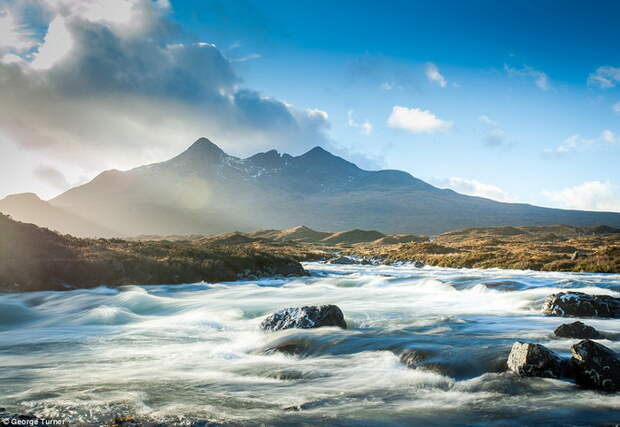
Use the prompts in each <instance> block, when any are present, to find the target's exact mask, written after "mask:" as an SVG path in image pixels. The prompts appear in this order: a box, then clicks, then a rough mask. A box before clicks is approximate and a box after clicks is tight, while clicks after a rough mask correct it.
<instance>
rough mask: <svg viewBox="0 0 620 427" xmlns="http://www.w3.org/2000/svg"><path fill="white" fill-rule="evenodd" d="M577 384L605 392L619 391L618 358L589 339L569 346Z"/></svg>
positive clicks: (611, 351) (612, 352) (619, 368)
mask: <svg viewBox="0 0 620 427" xmlns="http://www.w3.org/2000/svg"><path fill="white" fill-rule="evenodd" d="M571 352H572V354H573V359H572V362H573V369H574V373H575V381H576V383H577V385H579V386H581V387H584V388H589V389H594V390H602V391H607V392H616V391H620V359H619V358H618V355H617V354H616V353H615V352H614V351H613V350H611V349H609V348H607V347H605V346H604V345H601V344H599V343H596V342H594V341H590V340H583V341H580V342H579V343H577V344H575V345H574V346H572V348H571Z"/></svg>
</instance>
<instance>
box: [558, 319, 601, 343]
mask: <svg viewBox="0 0 620 427" xmlns="http://www.w3.org/2000/svg"><path fill="white" fill-rule="evenodd" d="M553 333H554V334H555V336H556V337H562V338H579V339H584V338H603V334H601V333H600V332H599V331H597V330H596V329H594V328H593V327H592V326H588V325H586V324H585V323H583V322H579V321H577V322H573V323H564V324H563V325H560V326H558V327H557V328H556V329H555V331H553Z"/></svg>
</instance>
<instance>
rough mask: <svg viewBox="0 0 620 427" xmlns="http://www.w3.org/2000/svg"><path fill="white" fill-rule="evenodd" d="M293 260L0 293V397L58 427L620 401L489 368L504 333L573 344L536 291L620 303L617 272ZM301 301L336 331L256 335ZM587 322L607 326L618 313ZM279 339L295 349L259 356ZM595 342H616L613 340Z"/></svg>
mask: <svg viewBox="0 0 620 427" xmlns="http://www.w3.org/2000/svg"><path fill="white" fill-rule="evenodd" d="M306 268H307V269H309V270H310V271H311V272H312V273H313V275H312V277H308V278H295V279H261V280H257V281H243V282H234V283H219V284H208V285H207V284H204V283H198V284H187V285H166V286H142V287H141V286H130V287H123V288H119V289H110V288H106V287H100V288H96V289H91V290H76V291H69V292H39V293H29V294H10V295H9V294H6V295H0V406H1V407H6V408H8V409H9V410H11V411H13V412H28V411H32V412H35V413H36V414H37V415H39V416H47V417H60V418H63V419H66V420H68V421H72V422H104V421H107V420H109V419H110V418H111V417H112V416H114V415H117V414H131V415H137V416H144V417H148V418H150V419H153V420H155V421H163V422H175V421H182V420H185V419H189V420H200V419H203V420H205V419H209V420H215V421H220V422H233V423H234V422H251V423H260V422H263V423H267V424H295V423H300V422H304V423H310V424H312V423H334V422H336V421H337V422H338V423H340V424H344V425H347V424H356V423H362V424H375V425H376V424H379V425H381V424H383V425H390V424H411V423H431V424H453V423H459V424H480V423H498V424H502V425H513V424H514V425H517V424H535V423H547V424H563V423H565V422H571V423H573V424H577V425H579V424H590V423H594V424H596V423H603V422H611V421H613V420H618V419H620V409H619V408H620V396H617V395H603V394H599V393H594V392H589V391H584V390H579V389H576V387H575V386H574V384H571V383H570V382H566V381H556V380H549V379H520V378H516V377H514V376H512V375H510V374H508V373H506V372H502V371H503V370H504V366H503V362H504V361H505V359H506V357H507V354H508V352H509V350H510V346H511V345H512V343H513V342H514V341H515V340H531V341H535V342H540V343H542V344H544V345H546V346H548V347H550V348H552V349H554V350H556V351H558V352H560V353H563V354H567V353H568V351H569V348H570V346H571V345H572V344H573V343H574V342H575V341H576V340H570V339H557V338H554V337H553V334H552V331H553V329H554V328H555V327H556V326H558V325H559V324H561V323H564V322H566V321H567V319H562V318H555V317H545V316H542V315H541V314H540V307H541V305H542V302H543V300H544V298H545V297H546V296H548V295H549V294H551V293H554V292H558V291H561V290H566V289H578V290H579V291H581V292H587V293H591V294H607V295H614V296H620V292H618V290H619V289H620V275H603V274H570V273H543V272H532V271H518V270H511V271H507V270H466V269H442V268H431V267H425V268H423V269H416V268H413V267H411V266H408V265H402V266H360V265H346V266H338V265H326V264H319V263H308V264H307V265H306ZM313 304H337V305H338V306H339V307H340V308H341V309H342V310H343V312H344V314H345V318H346V321H347V323H348V324H349V326H350V328H349V329H348V330H340V329H338V328H320V329H314V330H286V331H281V332H277V333H264V332H261V331H260V330H259V329H258V325H259V324H260V322H261V321H262V320H263V319H264V318H265V316H267V315H268V314H270V313H272V312H274V311H276V310H279V309H281V308H285V307H294V306H301V305H313ZM586 321H587V323H588V324H590V325H592V326H594V327H595V328H597V329H599V330H602V331H606V332H609V333H612V334H620V322H619V321H618V320H613V319H587V320H586ZM619 336H620V335H619ZM290 342H295V343H297V344H300V348H302V351H301V354H299V355H295V356H293V355H286V354H282V353H278V352H272V351H268V350H269V349H272V348H274V347H276V346H278V345H280V344H283V343H290ZM601 342H602V343H603V344H604V345H606V346H608V347H610V348H613V349H615V350H616V351H620V343H619V341H617V340H614V341H612V340H602V341H601ZM408 348H414V349H420V350H425V351H428V352H429V353H430V354H432V358H431V360H430V361H431V362H432V363H433V365H434V368H433V369H434V370H425V369H410V368H407V367H405V366H404V365H403V364H401V363H400V362H399V359H398V354H399V353H400V352H401V351H402V350H404V349H408ZM287 408H289V409H290V408H292V409H295V410H288V409H287ZM526 411H529V415H528V418H525V415H524V414H525V412H526Z"/></svg>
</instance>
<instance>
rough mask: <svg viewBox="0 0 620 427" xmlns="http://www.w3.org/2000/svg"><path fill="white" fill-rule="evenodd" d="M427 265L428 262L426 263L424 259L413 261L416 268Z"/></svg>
mask: <svg viewBox="0 0 620 427" xmlns="http://www.w3.org/2000/svg"><path fill="white" fill-rule="evenodd" d="M425 265H426V264H424V261H420V260H416V261H415V262H414V263H413V266H414V267H415V268H422V267H424V266H425Z"/></svg>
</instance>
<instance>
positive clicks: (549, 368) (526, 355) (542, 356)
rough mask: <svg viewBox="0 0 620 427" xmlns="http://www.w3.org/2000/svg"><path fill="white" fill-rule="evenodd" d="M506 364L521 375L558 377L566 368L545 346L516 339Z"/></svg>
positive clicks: (563, 373) (559, 358)
mask: <svg viewBox="0 0 620 427" xmlns="http://www.w3.org/2000/svg"><path fill="white" fill-rule="evenodd" d="M507 364H508V369H510V370H511V371H512V372H514V373H515V374H517V375H519V376H522V377H546V378H560V377H562V376H564V375H565V372H566V370H567V363H566V362H565V361H563V360H562V358H561V357H560V356H558V355H557V354H556V353H554V352H553V351H551V350H549V349H548V348H547V347H545V346H543V345H540V344H530V343H522V342H518V341H517V342H516V343H514V344H513V345H512V350H511V351H510V355H509V356H508V362H507Z"/></svg>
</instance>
